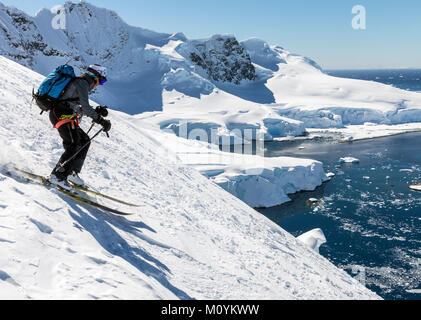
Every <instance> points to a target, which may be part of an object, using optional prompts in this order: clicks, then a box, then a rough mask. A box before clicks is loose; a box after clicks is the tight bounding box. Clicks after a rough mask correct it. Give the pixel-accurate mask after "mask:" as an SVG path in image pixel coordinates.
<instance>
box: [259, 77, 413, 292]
mask: <svg viewBox="0 0 421 320" xmlns="http://www.w3.org/2000/svg"><path fill="white" fill-rule="evenodd" d="M329 74H331V75H334V76H340V77H348V78H354V79H364V80H371V81H379V82H382V83H386V84H390V85H394V86H396V87H399V88H402V89H405V90H413V91H421V81H420V78H421V70H362V71H330V72H329ZM265 147H266V156H267V157H277V156H292V157H302V158H310V159H315V160H319V161H322V162H323V163H324V166H325V171H326V172H333V173H335V174H336V176H335V178H333V179H332V180H331V181H330V182H329V183H325V184H324V185H322V186H321V187H319V188H318V189H317V190H316V191H314V192H303V193H299V194H296V195H293V196H292V200H293V201H291V202H289V203H286V204H284V205H281V206H278V207H274V208H270V209H261V210H259V211H260V212H261V213H263V214H264V215H266V216H267V217H268V218H270V219H271V220H273V221H274V222H276V223H277V224H279V225H280V226H281V227H282V228H284V229H285V230H287V231H288V232H290V233H292V234H293V235H294V236H299V235H301V234H303V233H305V232H307V231H309V230H312V229H315V228H321V229H322V230H323V231H324V233H325V235H326V238H327V243H326V244H324V245H322V246H321V248H320V253H321V254H322V255H323V256H324V257H326V258H327V259H329V260H330V261H331V262H332V263H333V264H335V265H336V266H338V267H340V268H342V269H344V270H346V271H347V272H348V273H349V274H350V275H352V276H354V277H356V278H357V279H358V280H359V281H361V282H362V283H363V284H364V285H365V286H366V287H368V288H369V289H371V290H372V291H375V292H376V293H377V294H379V295H380V296H381V297H383V298H384V299H399V300H401V299H405V300H411V299H421V193H419V192H415V191H411V190H410V189H409V185H411V184H412V183H413V182H417V181H419V182H421V133H412V134H405V135H399V136H393V137H387V138H380V139H374V140H366V141H360V142H353V143H346V144H344V143H337V142H335V140H334V139H330V138H328V137H326V138H325V139H323V138H322V139H320V140H318V141H302V140H301V141H295V142H271V143H266V144H265ZM300 147H304V149H303V148H300ZM345 156H352V157H356V158H358V159H360V163H359V164H339V163H338V161H339V159H340V158H341V157H345ZM309 198H317V199H319V203H318V204H317V205H315V206H313V207H310V206H308V205H307V200H308V199H309Z"/></svg>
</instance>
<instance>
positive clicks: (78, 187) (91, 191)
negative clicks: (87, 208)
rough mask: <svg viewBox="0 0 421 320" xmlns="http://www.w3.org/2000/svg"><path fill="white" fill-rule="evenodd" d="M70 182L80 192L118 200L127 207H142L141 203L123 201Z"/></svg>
mask: <svg viewBox="0 0 421 320" xmlns="http://www.w3.org/2000/svg"><path fill="white" fill-rule="evenodd" d="M70 184H71V185H72V187H73V188H74V189H76V190H78V191H81V192H84V193H90V194H93V195H95V196H99V197H102V198H105V199H108V200H111V201H114V202H118V203H121V204H124V205H126V206H129V207H136V208H140V207H144V206H142V205H138V204H132V203H128V202H125V201H123V200H120V199H117V198H113V197H111V196H107V195H106V194H103V193H100V192H98V191H94V190H92V189H90V188H88V187H81V186H78V185H76V184H74V183H71V182H70Z"/></svg>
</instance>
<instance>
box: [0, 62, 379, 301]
mask: <svg viewBox="0 0 421 320" xmlns="http://www.w3.org/2000/svg"><path fill="white" fill-rule="evenodd" d="M41 80H42V76H40V75H38V74H36V73H34V72H32V71H30V70H28V69H26V68H24V67H22V66H20V65H18V64H16V63H14V62H11V61H10V60H7V59H5V58H3V57H0V108H1V111H2V112H1V113H0V143H1V145H2V151H1V153H0V167H1V170H0V184H1V188H0V204H1V207H0V226H1V227H0V238H1V239H4V241H3V242H1V246H0V270H1V271H0V296H1V298H8V299H10V298H20V299H52V298H54V299H372V298H373V299H377V298H378V296H377V295H375V294H374V293H372V292H370V291H369V290H367V289H366V288H364V287H363V286H361V285H360V284H359V283H358V282H357V281H356V280H355V279H352V278H351V277H350V276H349V275H348V274H347V273H345V272H344V271H342V270H339V269H337V268H336V267H335V266H333V265H332V264H331V263H330V262H329V261H328V260H326V259H325V258H323V257H321V256H320V255H318V254H317V253H316V252H314V251H312V250H311V249H310V248H308V247H307V246H305V245H304V244H302V243H301V242H300V241H298V240H297V239H295V238H294V237H293V236H291V235H290V234H288V233H286V232H285V231H284V230H282V229H281V228H280V227H278V226H277V225H275V224H274V223H272V222H271V221H269V220H268V219H266V218H265V217H263V216H262V215H260V214H259V213H257V212H256V211H254V210H253V209H251V208H250V207H248V206H247V205H246V204H244V203H243V202H242V201H240V200H239V199H237V198H235V197H234V196H232V195H230V194H229V193H227V192H226V191H224V190H223V189H221V188H220V187H218V186H217V185H215V184H213V183H212V182H210V181H209V180H208V179H206V178H205V177H203V176H202V175H201V174H200V173H198V172H197V171H195V170H194V169H192V168H188V167H186V166H184V165H182V164H180V163H179V162H175V161H172V160H171V159H176V157H175V156H174V157H166V155H168V154H169V153H171V152H170V151H168V150H163V149H162V147H160V145H159V144H157V143H159V141H154V140H153V139H150V137H149V134H148V133H147V132H146V131H143V130H144V129H142V127H141V126H139V127H138V128H135V129H133V125H132V123H134V122H133V121H132V120H131V119H132V118H131V116H128V115H125V114H122V113H119V112H111V115H110V118H111V121H112V122H113V130H112V131H111V138H110V139H107V138H106V137H105V136H101V137H99V138H98V139H97V140H95V141H94V143H93V144H92V146H91V150H90V154H89V156H88V159H87V162H86V165H85V169H84V171H83V173H82V177H83V178H84V179H85V180H86V181H88V182H89V183H90V184H91V185H92V187H93V188H95V189H96V190H99V191H101V192H103V193H106V194H110V195H115V196H118V197H121V198H124V199H126V200H127V201H129V202H133V203H140V204H147V206H146V207H145V208H139V209H136V210H137V211H136V213H137V214H136V215H135V216H133V217H130V218H125V217H115V216H112V215H111V214H106V213H103V212H101V211H100V210H96V209H92V208H89V207H86V206H84V205H82V204H79V203H76V202H74V201H73V200H70V199H69V198H67V197H66V196H64V195H62V194H61V193H59V192H58V191H55V190H49V189H47V188H45V187H43V186H40V185H37V184H31V183H27V182H26V181H25V180H24V179H22V178H21V177H19V176H16V175H13V176H8V175H7V174H6V172H7V168H10V167H11V165H16V166H19V167H20V168H22V169H28V170H32V171H34V172H36V173H39V174H44V175H47V174H48V173H49V171H50V170H51V168H52V167H53V166H54V165H55V163H56V161H57V159H58V158H59V156H60V154H61V152H62V150H61V147H60V145H59V138H58V135H57V133H56V132H55V131H54V129H52V128H51V124H50V123H49V121H48V117H47V116H46V115H44V116H39V112H38V109H37V108H36V107H35V106H32V107H31V106H30V99H31V97H30V94H29V92H30V91H31V90H32V86H36V85H37V84H38V83H39V82H40V81H41ZM83 125H84V126H89V122H88V121H86V119H85V121H84V124H83ZM112 205H114V206H117V205H116V204H112Z"/></svg>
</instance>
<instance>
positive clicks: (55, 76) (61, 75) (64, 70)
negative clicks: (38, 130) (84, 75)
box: [32, 64, 76, 114]
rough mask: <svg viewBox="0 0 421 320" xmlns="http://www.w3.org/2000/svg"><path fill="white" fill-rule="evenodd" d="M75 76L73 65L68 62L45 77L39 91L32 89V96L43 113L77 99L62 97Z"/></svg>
mask: <svg viewBox="0 0 421 320" xmlns="http://www.w3.org/2000/svg"><path fill="white" fill-rule="evenodd" d="M75 78H76V75H75V71H74V69H73V67H72V66H70V65H68V64H65V65H61V66H58V67H57V68H56V69H55V70H54V71H53V72H52V73H50V74H49V75H48V76H47V77H46V78H45V80H44V81H43V82H42V83H41V85H40V86H39V89H38V92H37V93H35V92H34V90H33V89H32V97H33V99H34V100H35V102H36V104H37V105H38V107H39V108H40V109H41V114H42V113H43V112H46V111H50V110H51V109H53V108H54V107H55V106H57V105H59V104H60V103H62V102H66V101H70V100H76V99H67V100H62V99H60V98H61V96H62V94H63V92H64V90H65V89H66V88H67V86H68V85H69V83H70V82H71V81H72V80H74V79H75Z"/></svg>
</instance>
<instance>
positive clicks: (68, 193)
mask: <svg viewBox="0 0 421 320" xmlns="http://www.w3.org/2000/svg"><path fill="white" fill-rule="evenodd" d="M15 169H16V170H17V171H18V172H20V173H23V174H25V175H27V177H26V178H25V179H27V181H29V182H33V183H37V184H40V185H42V186H45V187H47V188H55V189H56V190H58V191H59V192H60V193H62V194H64V195H65V196H67V197H69V198H71V199H73V200H75V201H78V202H81V203H84V204H87V205H89V206H91V207H95V208H98V209H101V210H104V211H107V212H110V213H114V214H116V215H120V216H131V215H134V213H127V212H122V211H119V210H116V209H113V208H110V207H107V206H104V205H102V204H100V203H98V202H95V201H93V200H90V199H87V198H84V197H82V196H80V195H78V194H77V193H76V192H72V191H67V190H64V189H63V188H62V187H60V186H55V185H52V184H51V183H50V181H49V180H48V179H47V178H45V177H43V176H40V175H36V174H33V173H31V172H26V171H24V170H20V169H17V168H15ZM8 174H9V175H11V173H10V172H8Z"/></svg>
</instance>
